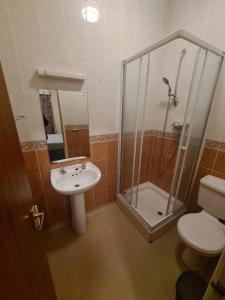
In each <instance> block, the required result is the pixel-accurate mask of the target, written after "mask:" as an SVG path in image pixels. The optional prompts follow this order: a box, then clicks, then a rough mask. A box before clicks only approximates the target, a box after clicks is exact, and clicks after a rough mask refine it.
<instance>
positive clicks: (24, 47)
mask: <svg viewBox="0 0 225 300" xmlns="http://www.w3.org/2000/svg"><path fill="white" fill-rule="evenodd" d="M86 5H97V7H98V10H99V21H98V22H97V23H88V22H86V21H85V20H84V19H83V18H82V14H81V10H82V9H83V8H84V7H85V6H86ZM166 7H167V1H166V0H157V1H155V0H95V1H88V0H44V1H43V0H29V1H27V0H19V1H18V0H17V1H15V0H2V1H0V61H1V63H2V66H3V71H4V75H5V78H6V84H7V87H8V91H9V95H10V100H11V104H12V108H13V112H14V114H15V115H25V117H24V118H23V119H21V120H20V121H18V122H17V123H16V125H17V129H18V132H19V137H20V141H21V142H24V141H31V140H33V141H35V140H43V139H44V129H43V121H42V116H41V110H40V103H39V102H40V101H39V95H38V88H49V89H60V90H77V91H78V90H79V91H81V90H82V91H87V93H88V109H89V121H90V135H91V136H93V135H102V134H109V133H114V132H118V125H119V99H120V62H121V60H122V59H125V58H127V57H129V56H131V55H132V54H134V53H136V52H137V51H138V50H141V49H143V48H144V47H146V46H149V45H150V44H152V43H153V42H155V41H157V40H159V39H160V38H162V37H163V36H164V35H165V34H164V29H166V24H165V23H166V20H165V18H166V17H167V15H168V14H167V12H166V10H165V9H166ZM28 37H29V38H28ZM38 68H47V69H50V70H54V71H58V72H63V73H71V74H73V73H82V74H83V73H84V74H85V75H86V80H85V82H84V84H83V85H82V84H78V83H77V82H74V81H70V82H68V81H65V80H56V81H54V80H47V79H46V80H44V79H40V78H39V77H38V76H37V74H36V70H37V69H38Z"/></svg>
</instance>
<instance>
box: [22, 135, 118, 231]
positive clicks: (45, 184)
mask: <svg viewBox="0 0 225 300" xmlns="http://www.w3.org/2000/svg"><path fill="white" fill-rule="evenodd" d="M117 138H118V137H117V134H113V135H105V136H97V137H92V138H91V144H90V150H91V156H90V159H88V160H87V161H92V162H93V163H94V164H95V165H96V166H98V167H99V169H100V170H101V173H102V178H101V180H100V182H99V183H98V184H97V186H96V187H95V188H94V189H92V190H90V191H88V192H86V193H85V199H86V209H87V210H90V209H93V208H95V207H97V206H99V205H102V204H104V203H107V202H110V201H113V200H114V199H115V195H116V190H117V160H118V158H117V149H118V140H117ZM21 146H22V151H23V156H24V161H25V166H26V172H27V176H28V179H29V182H30V186H31V190H32V193H33V199H34V203H36V204H38V206H39V208H40V209H42V210H44V211H45V215H46V218H45V225H46V226H49V225H52V224H55V223H57V222H60V221H63V220H65V219H68V218H69V217H70V201H69V198H68V197H67V196H63V195H60V194H58V193H56V192H55V191H54V190H53V188H52V186H51V183H50V170H51V169H52V168H56V167H57V165H56V164H50V163H49V158H48V151H47V149H46V148H45V145H44V143H38V142H36V143H32V142H31V143H24V144H22V145H21ZM76 163H79V161H73V162H69V163H65V165H71V164H76Z"/></svg>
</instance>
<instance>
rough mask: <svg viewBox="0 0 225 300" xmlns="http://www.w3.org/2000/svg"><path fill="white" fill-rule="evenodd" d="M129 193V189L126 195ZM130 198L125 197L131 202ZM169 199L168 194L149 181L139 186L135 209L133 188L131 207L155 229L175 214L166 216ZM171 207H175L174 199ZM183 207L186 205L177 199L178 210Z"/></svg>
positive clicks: (134, 191)
mask: <svg viewBox="0 0 225 300" xmlns="http://www.w3.org/2000/svg"><path fill="white" fill-rule="evenodd" d="M129 191H130V190H129V189H128V190H126V193H125V194H126V195H129ZM128 198H129V197H125V199H126V201H129V199H128ZM168 199H169V194H168V193H167V192H165V191H164V190H162V189H160V188H159V187H157V186H156V185H154V184H153V183H151V182H150V181H147V182H144V183H142V184H140V185H139V189H138V200H137V207H135V200H136V187H134V188H133V200H132V204H131V206H132V207H133V208H134V209H135V210H136V211H137V212H138V213H139V214H140V215H141V217H142V218H143V219H144V220H145V221H146V222H147V223H148V224H149V225H150V227H154V226H156V225H158V224H159V223H161V222H162V221H163V220H165V219H167V218H168V217H169V216H171V215H172V214H173V213H172V212H171V213H169V214H168V215H166V208H167V204H168ZM170 207H171V208H172V207H173V199H172V201H171V206H170ZM182 207H184V204H183V203H182V202H181V201H180V200H178V199H177V202H176V209H177V208H182ZM161 213H162V215H161Z"/></svg>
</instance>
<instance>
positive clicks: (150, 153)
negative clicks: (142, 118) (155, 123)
mask: <svg viewBox="0 0 225 300" xmlns="http://www.w3.org/2000/svg"><path fill="white" fill-rule="evenodd" d="M133 136H134V135H132V134H128V135H126V136H125V137H124V139H123V146H124V153H125V155H124V162H123V172H124V173H123V182H122V183H123V188H124V189H127V188H129V187H130V185H131V168H132V161H133V151H132V150H131V149H133V143H134V138H133ZM179 137H180V135H176V134H172V133H166V134H165V135H164V136H163V134H162V132H160V131H157V130H148V131H145V133H144V137H143V145H142V156H141V168H140V183H143V182H146V181H150V182H152V183H154V184H155V185H157V186H158V187H160V188H162V189H163V190H165V191H167V192H169V190H170V186H171V180H172V177H173V169H174V166H175V161H176V154H177V146H178V142H179ZM139 148H140V143H138V142H137V152H139V151H138V150H139ZM138 158H139V154H137V156H136V159H137V162H138ZM137 169H138V167H137ZM135 171H138V170H135ZM135 173H137V172H135ZM137 179H138V178H134V184H136V183H137Z"/></svg>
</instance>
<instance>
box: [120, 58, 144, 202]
mask: <svg viewBox="0 0 225 300" xmlns="http://www.w3.org/2000/svg"><path fill="white" fill-rule="evenodd" d="M123 68H124V69H123V95H122V97H123V107H122V128H121V176H120V187H121V193H123V194H124V195H125V199H126V200H127V201H128V202H129V204H131V201H132V189H133V167H134V161H135V148H136V126H137V110H138V93H139V92H138V90H139V77H140V76H139V75H140V71H141V59H140V58H139V59H136V60H133V61H131V62H130V63H128V64H126V65H125V66H123Z"/></svg>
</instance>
